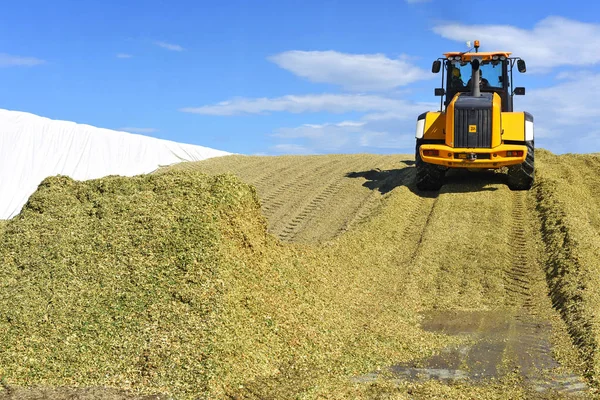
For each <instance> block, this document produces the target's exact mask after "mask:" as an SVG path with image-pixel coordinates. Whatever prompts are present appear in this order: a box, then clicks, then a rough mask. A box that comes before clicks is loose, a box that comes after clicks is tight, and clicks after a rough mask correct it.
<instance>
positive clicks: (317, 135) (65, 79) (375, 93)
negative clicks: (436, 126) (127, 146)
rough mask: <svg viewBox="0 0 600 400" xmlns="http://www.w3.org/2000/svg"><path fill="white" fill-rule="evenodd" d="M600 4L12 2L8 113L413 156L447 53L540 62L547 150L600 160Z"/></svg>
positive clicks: (295, 147)
mask: <svg viewBox="0 0 600 400" xmlns="http://www.w3.org/2000/svg"><path fill="white" fill-rule="evenodd" d="M598 15H600V5H597V4H596V3H593V2H587V1H586V2H583V1H581V2H577V1H570V2H564V1H544V2H541V1H540V2H538V1H531V2H527V1H512V0H509V1H502V2H490V1H472V2H469V1H451V2H448V1H438V0H430V1H423V0H421V1H416V0H412V1H409V0H396V1H379V0H370V1H352V0H347V1H333V0H320V1H313V0H303V1H285V0H279V1H275V0H264V1H258V0H257V1H249V0H248V1H240V0H236V1H191V0H185V1H183V0H182V1H177V0H172V1H158V0H145V1H137V0H127V1H116V0H102V1H96V0H88V1H66V0H56V1H52V2H48V1H30V0H21V1H19V2H7V4H4V5H3V9H2V13H1V14H0V87H1V88H2V92H1V95H0V108H4V109H9V110H18V111H26V112H30V113H33V114H37V115H41V116H44V117H48V118H53V119H61V120H69V121H75V122H79V123H85V124H90V125H94V126H98V127H103V128H109V129H115V130H126V131H130V132H134V133H141V134H144V135H148V136H153V137H158V138H163V139H169V140H175V141H179V142H184V143H191V144H197V145H202V146H207V147H211V148H216V149H219V150H225V151H230V152H235V153H242V154H269V155H278V154H327V153H381V154H391V153H412V152H414V130H415V120H416V117H417V116H418V115H419V114H420V113H421V112H424V111H428V110H431V111H433V110H436V109H437V105H438V104H439V101H438V98H436V97H434V96H433V88H434V87H436V86H439V84H440V83H439V78H440V76H439V75H434V74H432V73H431V72H430V69H431V62H432V61H433V60H434V59H436V58H437V57H439V56H441V55H442V53H444V52H446V51H462V50H466V46H465V44H464V41H466V40H474V39H479V40H480V41H481V50H482V51H486V50H487V51H492V50H506V51H512V52H513V55H515V56H520V57H522V58H524V59H525V60H526V61H527V64H528V71H527V73H526V74H517V75H516V85H517V86H525V87H526V88H527V95H526V96H524V97H516V98H515V109H523V110H527V111H530V112H531V113H532V114H533V115H534V117H535V121H536V146H537V147H544V148H547V149H549V150H551V151H553V152H555V153H558V154H561V153H565V152H577V153H583V152H598V151H600V124H598V122H597V121H598V120H599V119H600V100H599V93H600V68H599V66H600V17H598Z"/></svg>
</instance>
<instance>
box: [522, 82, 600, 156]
mask: <svg viewBox="0 0 600 400" xmlns="http://www.w3.org/2000/svg"><path fill="white" fill-rule="evenodd" d="M559 77H560V78H561V79H562V81H561V82H560V83H559V84H557V85H555V86H552V87H547V88H542V89H531V90H528V91H527V94H526V95H525V96H524V97H520V96H515V100H514V102H515V106H514V107H515V110H516V111H519V110H525V111H529V112H530V113H531V114H533V117H534V122H535V135H536V146H538V147H539V146H541V147H544V148H547V149H549V150H551V151H555V152H567V151H568V152H582V153H583V152H586V153H587V152H598V151H600V136H597V135H596V134H598V133H600V132H599V131H600V129H598V128H597V121H598V120H599V119H600V99H599V98H598V92H599V91H600V73H584V72H582V71H579V72H575V73H572V74H570V75H566V74H559Z"/></svg>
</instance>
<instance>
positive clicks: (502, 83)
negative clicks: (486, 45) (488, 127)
mask: <svg viewBox="0 0 600 400" xmlns="http://www.w3.org/2000/svg"><path fill="white" fill-rule="evenodd" d="M509 55H510V53H446V54H445V56H446V57H444V58H440V59H438V60H436V61H434V64H433V67H432V72H436V70H437V72H439V70H442V86H443V87H442V88H438V89H436V91H435V93H436V95H438V96H442V99H441V101H440V108H441V109H442V108H443V109H445V108H446V107H448V104H450V102H451V101H452V99H453V98H454V96H455V95H456V94H457V93H470V92H471V90H472V86H471V76H472V73H473V68H472V65H471V61H472V60H474V59H478V60H479V71H480V77H481V84H480V91H481V93H498V95H499V96H500V98H501V104H502V111H513V96H514V95H515V94H517V95H519V94H524V92H525V89H524V88H514V87H513V82H512V80H513V79H512V76H513V74H512V72H513V68H514V67H515V66H516V67H517V69H518V70H519V71H520V72H525V69H526V67H525V62H524V61H523V60H521V59H520V58H512V57H509Z"/></svg>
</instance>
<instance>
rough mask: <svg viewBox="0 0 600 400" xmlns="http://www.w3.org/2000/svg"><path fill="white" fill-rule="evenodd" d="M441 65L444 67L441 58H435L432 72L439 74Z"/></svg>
mask: <svg viewBox="0 0 600 400" xmlns="http://www.w3.org/2000/svg"><path fill="white" fill-rule="evenodd" d="M441 67H442V62H441V61H440V60H435V61H434V62H433V65H432V66H431V72H433V73H434V74H437V73H438V72H440V68H441Z"/></svg>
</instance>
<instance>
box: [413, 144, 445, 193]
mask: <svg viewBox="0 0 600 400" xmlns="http://www.w3.org/2000/svg"><path fill="white" fill-rule="evenodd" d="M420 147H421V142H420V141H419V140H417V149H416V151H415V166H416V168H417V188H418V189H419V190H440V188H441V187H442V184H443V183H444V175H445V174H446V170H445V168H443V167H440V166H437V165H434V164H429V163H426V162H424V161H423V160H422V159H421V153H420V152H419V148H420Z"/></svg>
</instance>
